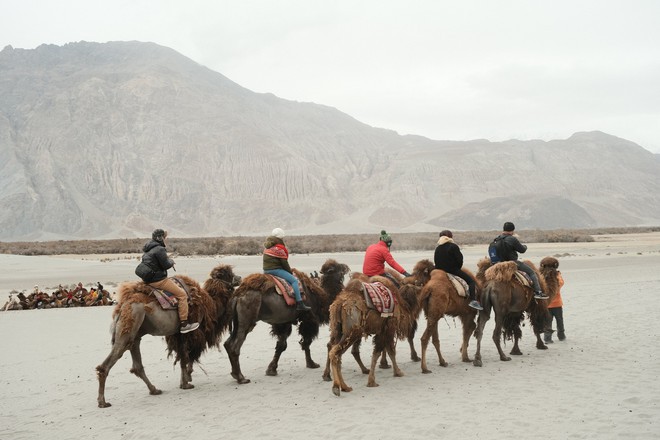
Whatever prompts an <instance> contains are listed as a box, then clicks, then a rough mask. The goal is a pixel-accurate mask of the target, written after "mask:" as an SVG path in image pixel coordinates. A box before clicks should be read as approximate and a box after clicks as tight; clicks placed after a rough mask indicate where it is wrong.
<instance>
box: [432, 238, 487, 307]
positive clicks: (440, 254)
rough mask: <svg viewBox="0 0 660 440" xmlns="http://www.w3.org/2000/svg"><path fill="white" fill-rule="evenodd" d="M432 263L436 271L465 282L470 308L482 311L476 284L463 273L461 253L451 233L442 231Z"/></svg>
mask: <svg viewBox="0 0 660 440" xmlns="http://www.w3.org/2000/svg"><path fill="white" fill-rule="evenodd" d="M433 261H434V262H435V268H436V269H440V270H444V271H445V272H447V273H450V274H452V275H456V276H457V277H459V278H462V279H463V280H465V282H466V283H467V285H468V291H469V295H470V304H469V306H470V307H472V308H473V309H477V310H483V309H484V308H483V307H482V306H481V303H480V302H479V300H478V299H477V298H476V292H475V289H476V283H475V282H474V280H473V279H472V277H470V276H469V275H468V274H467V273H465V272H463V269H462V268H463V253H462V252H461V249H460V248H459V247H458V245H457V244H456V243H454V234H452V232H451V231H448V230H444V231H442V232H441V233H440V238H439V239H438V246H437V247H436V248H435V254H434V256H433Z"/></svg>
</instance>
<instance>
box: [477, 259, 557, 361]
mask: <svg viewBox="0 0 660 440" xmlns="http://www.w3.org/2000/svg"><path fill="white" fill-rule="evenodd" d="M525 263H526V264H527V265H529V266H530V267H531V268H532V269H533V270H534V271H535V272H536V273H537V276H538V270H537V269H536V266H534V264H533V263H532V262H531V261H525ZM478 266H479V273H478V274H477V280H484V281H485V282H486V284H485V285H484V288H483V292H482V295H481V299H482V301H481V305H482V306H483V308H484V309H483V310H482V311H480V312H479V319H478V320H477V329H476V331H475V337H476V338H477V351H476V353H475V355H474V361H473V364H474V365H475V366H477V367H481V366H482V360H481V338H482V337H483V330H484V326H485V325H486V322H487V321H488V320H489V319H490V312H491V309H493V310H494V311H495V329H494V330H493V341H494V342H495V346H496V347H497V351H498V353H499V355H500V360H502V361H510V360H511V358H510V357H508V356H506V355H505V354H504V351H503V350H502V346H501V335H502V334H504V337H505V339H513V340H514V344H513V348H512V349H511V353H510V354H512V355H521V354H522V352H521V351H520V348H519V347H518V341H519V340H520V338H521V337H522V331H521V329H520V324H521V322H522V321H523V319H524V318H525V315H524V314H525V312H527V314H528V315H529V318H530V322H531V324H532V329H533V330H534V334H535V335H536V348H538V349H539V350H546V349H547V348H548V347H547V346H546V345H545V344H544V343H543V340H542V339H541V336H540V335H541V334H542V333H543V331H544V329H545V324H546V322H547V316H548V306H547V301H545V300H542V301H539V300H535V299H534V292H533V290H532V288H531V287H526V286H523V285H522V284H520V282H519V281H517V279H515V278H514V274H515V272H516V270H517V267H516V263H515V262H513V261H506V262H503V263H497V264H495V265H493V266H491V265H490V261H488V259H483V260H481V261H480V262H479V264H478ZM538 278H539V283H540V284H541V289H542V290H543V291H545V290H546V286H545V280H544V279H543V277H540V276H539V277H538Z"/></svg>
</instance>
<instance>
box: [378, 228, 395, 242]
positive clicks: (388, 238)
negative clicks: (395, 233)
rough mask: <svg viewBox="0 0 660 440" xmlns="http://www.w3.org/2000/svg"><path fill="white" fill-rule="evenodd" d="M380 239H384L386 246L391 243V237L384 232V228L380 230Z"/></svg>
mask: <svg viewBox="0 0 660 440" xmlns="http://www.w3.org/2000/svg"><path fill="white" fill-rule="evenodd" d="M380 241H384V242H385V243H387V245H388V246H390V245H391V244H392V237H390V236H389V235H388V234H387V232H385V229H383V230H382V231H380Z"/></svg>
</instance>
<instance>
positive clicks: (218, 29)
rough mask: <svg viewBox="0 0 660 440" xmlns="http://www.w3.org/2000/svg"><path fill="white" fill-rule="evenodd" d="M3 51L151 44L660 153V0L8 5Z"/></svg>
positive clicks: (376, 120) (355, 98)
mask: <svg viewBox="0 0 660 440" xmlns="http://www.w3.org/2000/svg"><path fill="white" fill-rule="evenodd" d="M0 5H1V6H2V8H1V9H0V45H1V46H2V47H4V46H6V45H12V46H13V47H14V48H23V49H33V48H35V47H37V46H39V45H40V44H43V43H47V44H57V45H62V44H65V43H68V42H75V41H81V40H85V41H94V42H106V41H120V40H121V41H127V40H137V41H150V42H154V43H157V44H160V45H163V46H167V47H170V48H172V49H174V50H176V51H178V52H180V53H182V54H183V55H185V56H187V57H189V58H191V59H193V60H195V61H197V62H198V63H200V64H203V65H205V66H207V67H209V68H211V69H213V70H215V71H218V72H220V73H222V74H223V75H225V76H227V77H229V78H230V79H231V80H233V81H235V82H237V83H238V84H240V85H242V86H244V87H246V88H248V89H250V90H253V91H255V92H270V93H274V94H275V95H277V96H279V97H281V98H285V99H290V100H294V101H311V102H316V103H319V104H324V105H329V106H332V107H336V108H337V109H339V110H341V111H343V112H345V113H348V114H349V115H351V116H353V117H355V118H356V119H358V120H360V121H362V122H364V123H366V124H369V125H372V126H376V127H383V128H389V129H393V130H396V131H397V132H399V133H400V134H419V135H422V136H426V137H429V138H432V139H441V140H446V139H448V140H468V139H476V138H486V139H489V140H492V141H499V140H506V139H511V138H517V139H544V140H550V139H564V138H567V137H569V136H570V135H571V134H573V133H574V132H576V131H591V130H601V131H604V132H606V133H609V134H612V135H615V136H619V137H622V138H625V139H628V140H631V141H633V142H636V143H638V144H640V145H641V146H643V147H645V148H646V149H648V150H651V151H654V152H657V153H660V25H659V23H660V1H658V0H647V1H637V0H623V1H613V0H588V1H580V0H552V1H550V0H547V1H542V0H520V1H507V0H483V1H456V0H452V1H445V0H414V1H413V0H409V1H389V0H325V1H320V0H298V1H293V0H290V1H286V0H234V1H225V0H218V1H211V0H209V1H201V0H186V1H173V0H170V1H167V0H153V1H146V0H111V1H106V0H99V1H97V0H59V1H52V2H51V1H48V2H45V1H43V0H39V1H37V0H0Z"/></svg>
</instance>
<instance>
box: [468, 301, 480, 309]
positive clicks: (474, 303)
mask: <svg viewBox="0 0 660 440" xmlns="http://www.w3.org/2000/svg"><path fill="white" fill-rule="evenodd" d="M468 305H469V306H470V307H472V308H473V309H477V310H483V309H484V308H483V307H481V304H479V301H477V300H476V299H473V300H472V301H470V304H468Z"/></svg>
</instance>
